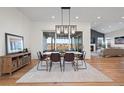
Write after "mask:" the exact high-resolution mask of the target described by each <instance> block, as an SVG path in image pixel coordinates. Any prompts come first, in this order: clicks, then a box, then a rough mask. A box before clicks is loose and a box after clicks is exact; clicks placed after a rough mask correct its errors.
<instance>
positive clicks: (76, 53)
mask: <svg viewBox="0 0 124 93" xmlns="http://www.w3.org/2000/svg"><path fill="white" fill-rule="evenodd" d="M52 53H60V54H61V56H63V55H64V54H65V53H74V55H75V56H78V55H81V54H82V53H81V52H78V51H65V52H63V53H61V52H55V51H53V52H44V53H43V55H46V56H50V55H51V54H52Z"/></svg>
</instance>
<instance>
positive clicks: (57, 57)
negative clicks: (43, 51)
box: [49, 53, 62, 72]
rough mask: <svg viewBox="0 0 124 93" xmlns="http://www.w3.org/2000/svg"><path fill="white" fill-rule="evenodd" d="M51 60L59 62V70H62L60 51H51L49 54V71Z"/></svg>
mask: <svg viewBox="0 0 124 93" xmlns="http://www.w3.org/2000/svg"><path fill="white" fill-rule="evenodd" d="M53 62H60V70H61V71H62V64H61V55H60V53H51V55H50V69H49V72H50V71H51V68H52V64H53Z"/></svg>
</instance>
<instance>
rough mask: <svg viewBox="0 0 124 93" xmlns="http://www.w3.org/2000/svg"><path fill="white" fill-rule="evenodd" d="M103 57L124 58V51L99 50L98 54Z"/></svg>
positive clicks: (114, 49) (115, 49) (112, 49)
mask: <svg viewBox="0 0 124 93" xmlns="http://www.w3.org/2000/svg"><path fill="white" fill-rule="evenodd" d="M100 55H101V56H103V57H115V56H124V49H121V48H106V49H103V50H101V53H100Z"/></svg>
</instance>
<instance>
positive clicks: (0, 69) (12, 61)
mask: <svg viewBox="0 0 124 93" xmlns="http://www.w3.org/2000/svg"><path fill="white" fill-rule="evenodd" d="M30 62H31V53H28V52H25V53H18V54H11V55H6V56H1V57H0V73H1V75H2V74H4V73H9V74H10V75H12V72H14V71H16V70H18V69H20V68H21V67H23V66H25V65H27V64H29V63H30Z"/></svg>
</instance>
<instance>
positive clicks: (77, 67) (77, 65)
mask: <svg viewBox="0 0 124 93" xmlns="http://www.w3.org/2000/svg"><path fill="white" fill-rule="evenodd" d="M76 68H77V71H78V70H79V69H78V60H77V63H76Z"/></svg>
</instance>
